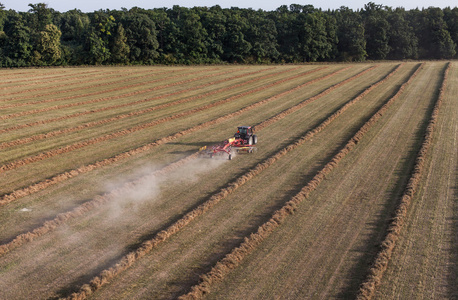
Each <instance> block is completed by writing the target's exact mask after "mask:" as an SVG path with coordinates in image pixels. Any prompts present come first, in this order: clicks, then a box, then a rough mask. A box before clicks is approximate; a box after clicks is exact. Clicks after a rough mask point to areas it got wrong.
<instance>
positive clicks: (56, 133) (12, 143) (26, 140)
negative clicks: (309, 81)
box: [0, 70, 317, 149]
mask: <svg viewBox="0 0 458 300" xmlns="http://www.w3.org/2000/svg"><path fill="white" fill-rule="evenodd" d="M316 71H317V70H316ZM258 72H262V70H258V71H255V72H250V73H245V74H241V75H236V76H234V77H228V78H223V79H220V80H216V81H212V82H209V83H205V84H201V85H197V86H195V87H192V88H189V89H186V90H180V91H176V92H173V93H168V94H163V95H160V96H156V97H153V98H146V99H142V100H137V101H134V102H130V103H125V104H118V105H114V106H109V107H103V108H100V109H96V110H91V111H88V112H87V114H89V113H95V112H100V111H106V110H111V109H116V108H121V107H127V106H132V105H135V104H140V103H145V102H150V101H154V100H158V99H162V98H166V97H171V96H175V95H178V94H182V93H186V92H190V91H192V90H197V89H201V88H204V87H207V86H211V85H215V84H219V83H222V82H226V81H231V80H233V79H239V78H243V77H245V76H249V75H253V74H256V73H258ZM215 76H216V77H218V74H215ZM249 83H250V81H247V82H244V83H239V84H235V85H230V86H228V87H224V88H220V89H217V90H214V91H211V92H207V93H204V94H199V95H195V96H191V97H187V98H184V99H179V100H175V101H172V102H167V103H164V104H158V105H155V106H152V107H149V108H146V109H142V110H137V111H134V112H130V113H125V114H120V115H117V116H115V117H111V118H108V119H103V120H99V121H92V122H89V123H85V124H82V125H79V126H76V127H71V128H66V129H60V130H55V131H51V132H47V133H42V134H38V135H34V136H30V137H27V138H22V139H17V140H14V141H10V142H4V143H1V144H0V149H5V148H8V147H12V146H17V145H23V144H26V143H30V142H33V141H38V140H42V139H49V138H50V137H55V136H59V135H62V134H66V133H70V132H75V131H79V130H83V129H87V128H91V127H95V126H98V125H102V124H107V123H110V122H113V121H116V120H120V119H125V118H129V117H134V116H138V115H141V114H146V113H150V112H153V111H155V110H159V109H164V108H168V107H170V106H174V105H179V104H183V103H186V102H190V101H193V100H196V99H199V98H203V97H208V96H211V95H214V94H217V93H220V92H223V91H227V90H230V89H234V88H237V87H239V86H242V85H245V84H249ZM78 116H81V114H78ZM71 117H73V116H67V117H62V118H59V120H63V119H69V118H71ZM53 121H55V119H51V120H42V121H38V122H35V123H33V124H26V125H19V126H15V127H12V128H8V129H5V130H3V131H0V133H1V132H8V131H12V130H13V129H19V128H24V127H30V126H36V125H39V124H46V123H51V122H53Z"/></svg>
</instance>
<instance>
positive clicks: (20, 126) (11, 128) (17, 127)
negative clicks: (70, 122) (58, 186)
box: [0, 68, 273, 133]
mask: <svg viewBox="0 0 458 300" xmlns="http://www.w3.org/2000/svg"><path fill="white" fill-rule="evenodd" d="M271 69H273V68H269V69H264V70H259V71H255V72H251V73H247V74H241V75H239V76H240V78H242V77H244V76H249V75H253V74H256V73H261V72H265V71H268V70H271ZM219 82H220V81H218V82H216V83H219ZM221 82H222V81H221ZM207 86H209V84H202V85H199V86H196V87H191V88H189V89H185V90H179V91H176V92H173V93H169V94H164V95H159V96H155V97H153V98H146V99H141V100H136V101H133V102H128V103H123V104H117V105H112V106H106V107H101V108H98V109H92V110H88V111H83V112H77V113H74V114H71V115H67V116H61V117H57V118H52V119H47V120H40V121H36V122H33V123H27V124H21V125H16V126H13V127H9V128H5V129H1V130H0V133H5V132H10V131H13V130H18V129H22V128H26V127H32V126H37V125H44V124H48V123H53V122H57V121H63V120H67V119H71V118H77V117H80V116H84V115H89V114H93V113H98V112H102V111H107V110H111V109H118V108H123V107H128V106H133V105H137V104H142V103H146V102H150V101H153V100H158V99H162V98H166V97H169V96H175V95H178V94H181V93H186V92H190V91H193V90H196V89H199V88H204V87H207ZM164 105H165V104H164Z"/></svg>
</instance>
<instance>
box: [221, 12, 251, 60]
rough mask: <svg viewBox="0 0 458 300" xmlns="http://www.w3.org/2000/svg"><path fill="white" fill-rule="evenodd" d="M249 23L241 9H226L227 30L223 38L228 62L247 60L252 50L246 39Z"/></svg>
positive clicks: (225, 58)
mask: <svg viewBox="0 0 458 300" xmlns="http://www.w3.org/2000/svg"><path fill="white" fill-rule="evenodd" d="M247 29H248V23H247V20H246V19H245V18H243V17H242V15H241V11H240V9H237V8H232V9H231V10H230V11H226V32H225V34H224V38H223V51H224V53H223V59H224V60H225V61H228V62H245V60H246V58H247V56H248V54H249V53H250V50H251V47H252V46H251V43H250V42H249V41H248V40H247V39H246V32H247Z"/></svg>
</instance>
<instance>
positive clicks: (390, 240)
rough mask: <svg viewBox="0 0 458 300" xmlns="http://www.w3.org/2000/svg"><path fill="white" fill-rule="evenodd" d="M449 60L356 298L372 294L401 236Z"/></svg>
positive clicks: (446, 75)
mask: <svg viewBox="0 0 458 300" xmlns="http://www.w3.org/2000/svg"><path fill="white" fill-rule="evenodd" d="M450 66H451V63H450V62H448V63H447V66H446V68H445V70H444V74H443V77H442V78H443V79H442V85H441V87H440V90H439V95H438V97H437V99H436V103H435V104H434V108H433V111H432V113H431V117H430V120H429V122H428V126H427V128H426V131H425V134H424V137H423V142H422V145H421V147H420V150H419V151H418V153H417V156H416V159H415V164H414V168H413V170H412V173H411V175H410V178H409V181H408V183H407V186H406V187H405V189H404V193H403V195H402V197H401V200H400V204H399V206H398V208H397V209H396V212H395V216H394V218H393V220H392V222H391V223H390V225H389V226H388V230H387V234H386V236H385V239H384V240H383V241H382V243H381V245H380V248H381V249H380V251H379V252H378V253H377V255H376V257H375V260H374V263H373V265H372V267H371V268H370V270H369V272H368V275H367V278H366V279H365V281H364V282H363V283H362V284H361V287H360V290H359V292H358V295H357V297H356V299H360V300H362V299H372V298H373V296H374V293H375V290H376V288H377V286H378V285H380V282H381V280H382V278H383V274H384V273H385V271H386V268H387V267H388V264H389V262H390V259H391V255H392V253H393V249H394V247H395V245H396V242H397V240H398V238H399V236H400V235H401V230H402V228H403V225H404V223H405V222H406V218H407V212H408V210H409V206H410V203H411V202H412V199H413V197H414V196H415V192H416V191H417V188H418V185H419V183H420V180H421V177H422V175H423V171H424V163H425V160H426V156H427V155H428V154H429V149H430V147H431V145H432V143H433V134H434V129H435V128H436V123H437V118H438V116H439V110H440V107H441V105H442V101H443V97H444V92H445V88H446V86H447V79H448V73H449V70H450Z"/></svg>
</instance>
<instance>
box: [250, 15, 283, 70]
mask: <svg viewBox="0 0 458 300" xmlns="http://www.w3.org/2000/svg"><path fill="white" fill-rule="evenodd" d="M246 19H247V22H248V24H249V26H248V28H247V33H246V39H247V41H249V42H250V44H251V46H252V47H251V50H250V54H249V56H250V57H251V60H252V61H253V62H256V63H261V62H271V61H275V60H276V59H277V58H278V57H279V55H280V53H279V52H278V49H277V48H278V43H277V28H276V27H275V22H274V21H273V20H271V19H269V18H267V15H266V14H265V13H264V11H262V10H259V11H254V10H252V9H249V10H247V11H246Z"/></svg>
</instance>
